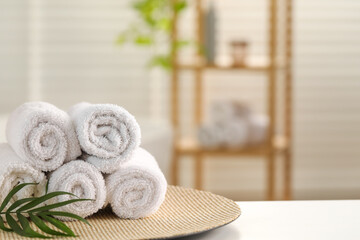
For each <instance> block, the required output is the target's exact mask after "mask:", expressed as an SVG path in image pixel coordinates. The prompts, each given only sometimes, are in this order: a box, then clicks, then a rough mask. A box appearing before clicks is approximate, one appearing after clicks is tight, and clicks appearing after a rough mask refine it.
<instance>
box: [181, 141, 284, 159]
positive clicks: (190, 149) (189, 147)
mask: <svg viewBox="0 0 360 240" xmlns="http://www.w3.org/2000/svg"><path fill="white" fill-rule="evenodd" d="M273 143H274V149H275V151H277V152H282V151H284V150H286V149H287V141H286V140H285V138H284V137H283V136H276V137H275V138H274V141H273ZM175 147H176V151H177V152H178V154H180V155H195V154H203V155H207V156H254V157H257V156H259V157H260V156H265V155H266V154H267V153H268V147H267V146H266V144H261V145H257V146H251V147H247V148H240V149H239V148H213V149H210V148H204V147H202V146H201V145H200V144H199V143H198V142H197V141H196V140H194V139H182V140H180V141H178V142H177V144H176V146H175Z"/></svg>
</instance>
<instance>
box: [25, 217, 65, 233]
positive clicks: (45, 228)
mask: <svg viewBox="0 0 360 240" xmlns="http://www.w3.org/2000/svg"><path fill="white" fill-rule="evenodd" d="M29 216H30V219H31V220H32V221H33V222H34V223H35V225H36V226H37V227H38V228H39V229H40V230H41V231H43V232H44V233H47V234H50V235H55V236H71V235H68V234H66V233H63V232H58V231H55V230H53V229H51V228H49V227H48V225H46V224H45V222H44V221H43V220H42V219H41V218H39V217H38V216H36V215H34V214H32V213H29Z"/></svg>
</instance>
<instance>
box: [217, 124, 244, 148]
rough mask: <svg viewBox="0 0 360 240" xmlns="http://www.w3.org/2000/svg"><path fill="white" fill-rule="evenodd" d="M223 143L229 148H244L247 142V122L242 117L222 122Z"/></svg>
mask: <svg viewBox="0 0 360 240" xmlns="http://www.w3.org/2000/svg"><path fill="white" fill-rule="evenodd" d="M222 137H223V143H224V145H225V146H226V147H229V148H239V149H241V148H244V147H246V146H247V145H248V143H249V123H248V121H247V120H244V119H242V118H235V119H234V120H233V121H229V122H228V123H226V124H223V127H222Z"/></svg>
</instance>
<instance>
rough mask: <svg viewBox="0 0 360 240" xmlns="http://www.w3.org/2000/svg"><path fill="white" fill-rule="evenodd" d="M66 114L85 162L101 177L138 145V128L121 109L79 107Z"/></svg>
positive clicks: (128, 114) (83, 104) (128, 155)
mask: <svg viewBox="0 0 360 240" xmlns="http://www.w3.org/2000/svg"><path fill="white" fill-rule="evenodd" d="M69 114H70V116H71V118H72V121H73V122H74V124H75V128H76V133H77V135H78V138H79V142H80V145H81V148H82V149H83V150H84V151H85V152H86V153H87V154H89V157H87V158H86V161H87V162H89V163H91V164H93V165H94V166H96V168H98V169H99V170H100V171H101V172H103V173H112V172H114V171H115V170H116V169H118V168H119V166H120V164H121V163H124V162H126V161H127V160H128V159H129V158H130V157H131V154H132V153H133V151H134V150H135V149H136V148H137V147H138V146H139V145H140V138H141V133H140V127H139V125H138V123H137V122H136V120H135V118H134V116H132V115H131V114H130V113H129V112H128V111H126V110H125V109H124V108H122V107H119V106H117V105H113V104H90V103H84V102H83V103H79V104H76V105H74V106H73V107H72V108H71V109H70V111H69Z"/></svg>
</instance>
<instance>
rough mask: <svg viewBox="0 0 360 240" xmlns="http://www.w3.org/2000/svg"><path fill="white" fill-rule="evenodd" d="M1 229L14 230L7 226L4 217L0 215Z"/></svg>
mask: <svg viewBox="0 0 360 240" xmlns="http://www.w3.org/2000/svg"><path fill="white" fill-rule="evenodd" d="M0 229H1V230H3V231H5V232H13V230H12V229H11V228H7V227H5V224H4V219H3V218H2V217H1V216H0Z"/></svg>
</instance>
